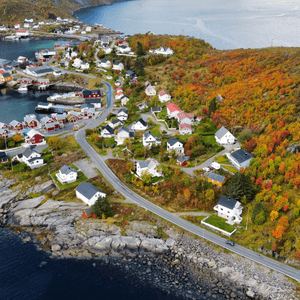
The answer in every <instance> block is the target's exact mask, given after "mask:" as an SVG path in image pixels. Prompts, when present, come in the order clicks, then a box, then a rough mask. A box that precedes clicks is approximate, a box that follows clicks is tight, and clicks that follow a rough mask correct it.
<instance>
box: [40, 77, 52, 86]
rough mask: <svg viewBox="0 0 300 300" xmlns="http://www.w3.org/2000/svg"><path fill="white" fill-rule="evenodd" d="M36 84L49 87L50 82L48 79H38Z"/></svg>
mask: <svg viewBox="0 0 300 300" xmlns="http://www.w3.org/2000/svg"><path fill="white" fill-rule="evenodd" d="M38 84H40V85H49V84H50V80H49V79H48V78H39V79H38Z"/></svg>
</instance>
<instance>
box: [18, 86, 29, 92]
mask: <svg viewBox="0 0 300 300" xmlns="http://www.w3.org/2000/svg"><path fill="white" fill-rule="evenodd" d="M27 91H28V89H27V85H21V86H20V87H19V88H18V92H20V93H27Z"/></svg>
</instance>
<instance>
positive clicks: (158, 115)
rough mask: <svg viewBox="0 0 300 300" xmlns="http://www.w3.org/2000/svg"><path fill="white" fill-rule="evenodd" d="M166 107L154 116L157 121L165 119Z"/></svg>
mask: <svg viewBox="0 0 300 300" xmlns="http://www.w3.org/2000/svg"><path fill="white" fill-rule="evenodd" d="M167 113H168V112H167V107H164V108H163V109H162V111H161V112H160V113H159V114H157V115H156V117H157V119H161V120H164V119H165V118H166V117H167Z"/></svg>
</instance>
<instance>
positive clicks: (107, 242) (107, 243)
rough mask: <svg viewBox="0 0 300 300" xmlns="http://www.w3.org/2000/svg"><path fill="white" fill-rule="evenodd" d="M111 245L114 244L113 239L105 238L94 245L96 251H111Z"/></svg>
mask: <svg viewBox="0 0 300 300" xmlns="http://www.w3.org/2000/svg"><path fill="white" fill-rule="evenodd" d="M111 243H112V238H111V237H105V238H104V239H103V240H101V241H100V242H99V243H97V244H96V245H94V247H93V248H94V249H96V250H101V251H105V250H106V251H107V250H110V249H111Z"/></svg>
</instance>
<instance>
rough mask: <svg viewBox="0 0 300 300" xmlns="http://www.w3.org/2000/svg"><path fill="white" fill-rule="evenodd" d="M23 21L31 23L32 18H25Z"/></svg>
mask: <svg viewBox="0 0 300 300" xmlns="http://www.w3.org/2000/svg"><path fill="white" fill-rule="evenodd" d="M24 22H26V23H33V19H32V18H26V19H25V20H24Z"/></svg>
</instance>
